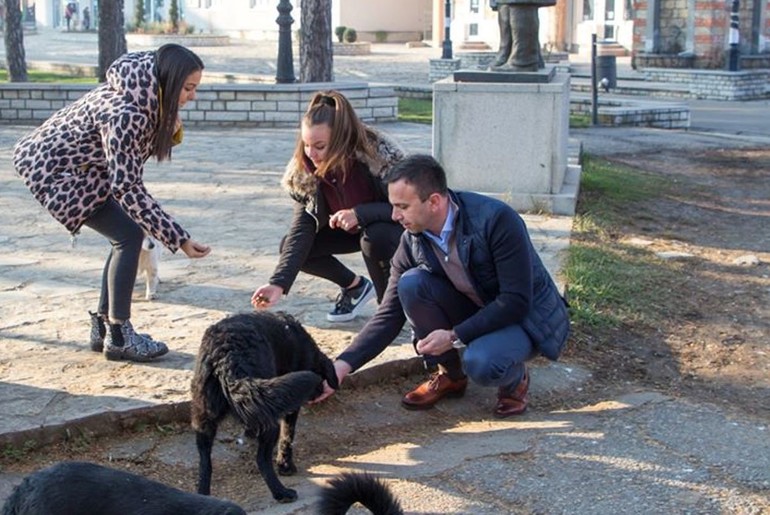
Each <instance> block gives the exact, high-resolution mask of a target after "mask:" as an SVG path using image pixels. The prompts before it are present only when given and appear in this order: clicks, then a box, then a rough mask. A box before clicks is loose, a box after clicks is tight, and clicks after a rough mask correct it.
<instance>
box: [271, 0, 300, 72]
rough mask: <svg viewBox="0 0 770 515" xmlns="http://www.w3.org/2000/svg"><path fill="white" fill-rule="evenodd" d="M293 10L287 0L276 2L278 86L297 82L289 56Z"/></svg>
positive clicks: (292, 61)
mask: <svg viewBox="0 0 770 515" xmlns="http://www.w3.org/2000/svg"><path fill="white" fill-rule="evenodd" d="M292 9H293V7H292V5H291V2H290V1H289V0H280V1H279V2H278V19H276V20H275V21H276V22H278V66H277V69H276V73H275V82H277V83H278V84H290V83H292V82H297V79H296V78H295V77H294V58H293V57H292V54H291V24H292V23H294V18H292V17H291V10H292Z"/></svg>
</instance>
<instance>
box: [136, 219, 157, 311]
mask: <svg viewBox="0 0 770 515" xmlns="http://www.w3.org/2000/svg"><path fill="white" fill-rule="evenodd" d="M162 251H163V247H162V246H161V244H160V243H159V242H158V240H156V239H155V238H153V237H152V236H150V235H149V234H145V235H144V241H142V252H141V254H139V267H138V269H137V276H138V277H144V281H145V287H144V298H145V299H147V300H153V299H154V298H155V297H156V296H157V294H158V283H160V277H158V267H159V266H160V254H161V252H162Z"/></svg>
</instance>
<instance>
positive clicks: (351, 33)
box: [343, 27, 358, 43]
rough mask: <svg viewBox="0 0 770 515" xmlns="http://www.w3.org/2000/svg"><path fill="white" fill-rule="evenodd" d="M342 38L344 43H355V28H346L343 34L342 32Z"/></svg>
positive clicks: (356, 35) (356, 37) (356, 34)
mask: <svg viewBox="0 0 770 515" xmlns="http://www.w3.org/2000/svg"><path fill="white" fill-rule="evenodd" d="M343 39H344V40H345V42H346V43H355V42H356V40H357V39H358V33H357V32H356V29H354V28H353V27H348V28H346V29H345V34H343Z"/></svg>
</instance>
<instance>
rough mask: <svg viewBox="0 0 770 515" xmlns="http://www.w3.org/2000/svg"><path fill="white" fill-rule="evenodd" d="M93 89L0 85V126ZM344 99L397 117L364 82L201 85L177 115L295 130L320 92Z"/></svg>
mask: <svg viewBox="0 0 770 515" xmlns="http://www.w3.org/2000/svg"><path fill="white" fill-rule="evenodd" d="M92 88H93V86H90V85H81V84H72V85H63V84H37V83H35V84H32V83H3V84H0V123H20V124H39V123H42V122H43V121H44V120H46V119H47V118H48V117H49V116H51V114H53V113H54V112H55V111H57V110H58V109H61V108H62V107H64V106H65V105H67V104H69V103H70V102H72V101H74V100H76V99H78V98H80V97H81V96H82V95H84V94H85V93H86V92H88V91H89V90H90V89H92ZM323 89H336V90H338V91H340V92H341V93H342V94H343V95H345V96H346V97H347V98H348V99H349V100H350V103H351V104H352V105H353V107H354V108H355V110H356V113H357V114H358V116H359V117H360V118H361V119H362V120H363V121H365V122H368V123H377V122H386V121H394V120H396V119H397V118H398V97H397V96H396V93H395V91H394V89H393V88H391V87H370V86H369V85H368V84H356V83H350V84H340V83H328V84H323V83H312V84H202V85H201V86H200V87H199V88H198V94H197V99H196V101H195V102H191V103H189V104H188V105H186V106H185V107H184V109H182V110H181V111H180V118H182V120H184V121H185V123H186V124H188V125H215V126H246V127H295V126H297V125H298V124H299V121H300V118H301V116H302V113H303V112H304V110H305V108H306V107H307V103H308V101H309V100H310V97H311V96H312V95H313V93H315V92H316V91H318V90H323Z"/></svg>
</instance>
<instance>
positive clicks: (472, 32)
mask: <svg viewBox="0 0 770 515" xmlns="http://www.w3.org/2000/svg"><path fill="white" fill-rule="evenodd" d="M468 35H469V36H478V35H479V24H478V23H471V24H470V25H468Z"/></svg>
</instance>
